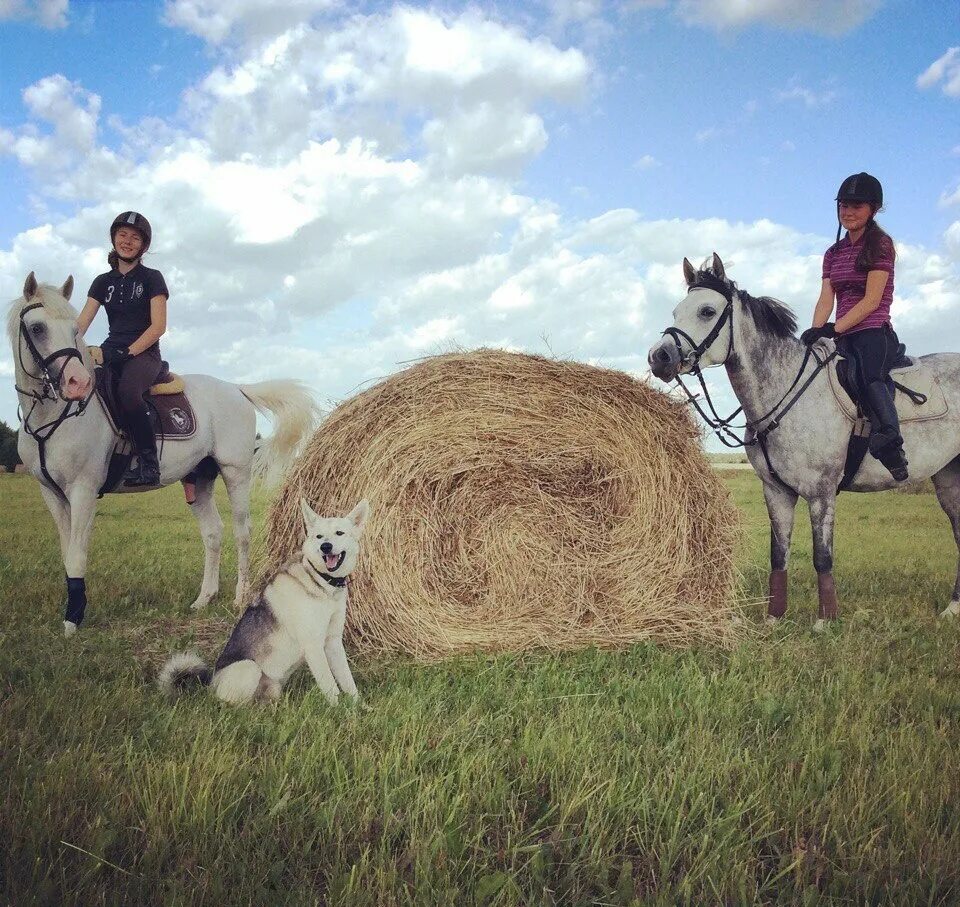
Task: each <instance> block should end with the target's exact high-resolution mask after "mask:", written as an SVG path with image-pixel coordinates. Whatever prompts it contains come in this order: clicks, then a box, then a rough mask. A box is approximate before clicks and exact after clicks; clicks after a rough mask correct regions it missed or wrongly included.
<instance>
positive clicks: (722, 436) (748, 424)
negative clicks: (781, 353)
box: [663, 271, 838, 494]
mask: <svg viewBox="0 0 960 907" xmlns="http://www.w3.org/2000/svg"><path fill="white" fill-rule="evenodd" d="M699 288H704V289H708V290H713V291H714V292H716V293H719V294H720V295H721V296H723V298H724V299H726V301H727V304H726V305H725V306H724V307H723V311H722V312H721V313H720V317H719V318H718V319H717V320H716V323H715V324H714V325H713V327H712V328H711V330H710V333H709V334H707V336H706V337H704V339H703V340H702V341H700V343H697V342H696V341H695V340H694V339H693V338H692V337H691V336H690V335H689V334H688V333H687V332H686V331H684V330H682V329H680V328H677V327H669V328H667V329H666V330H665V331H664V332H663V336H669V337H670V338H671V339H672V340H673V342H674V343H675V344H676V346H677V352H678V353H679V354H680V362H681V364H684V363H687V362H692V366H691V368H690V373H691V374H693V375H695V376H696V378H697V380H698V381H699V382H700V387H701V389H702V390H703V399H704V400H705V401H706V403H707V406H708V407H709V408H710V413H709V414H708V413H706V412H704V410H703V407H702V406H701V405H700V402H699V400H698V399H697V397H696V395H695V394H692V393H691V392H690V391H689V389H688V388H687V386H686V385H685V384H684V383H683V381H682V380H681V378H680V373H679V372H678V373H677V376H676V379H675V380H676V382H677V384H678V385H679V386H680V388H681V390H682V391H683V392H684V394H686V396H687V399H688V401H689V402H690V403H692V404H693V406H694V407H695V408H696V410H697V412H698V413H699V414H700V417H701V418H702V419H703V421H704V422H706V423H707V425H708V426H709V428H710V429H711V430H712V431H713V433H714V434H715V435H716V436H717V438H718V439H719V441H720V443H721V444H723V445H724V446H725V447H730V448H739V447H753V446H754V445H756V446H758V447H759V448H760V450H761V451H762V453H763V458H764V460H765V461H766V464H767V469H768V470H769V471H770V474H771V475H772V476H773V477H774V479H776V480H777V481H778V482H779V483H780V484H781V485H783V486H784V487H785V488H788V489H789V490H790V491H792V492H793V493H794V494H796V493H797V492H796V491H795V489H793V488H792V487H791V486H790V485H788V484H787V483H786V482H785V481H784V480H783V479H782V478H781V477H780V475H779V473H777V471H776V469H774V467H773V464H772V463H771V462H770V454H769V453H768V451H767V437H768V436H769V435H770V433H771V432H773V431H775V430H776V429H777V428H778V427H779V426H780V423H781V421H782V420H783V417H784V416H785V415H786V414H787V413H788V412H789V411H790V409H791V408H792V407H793V405H794V404H795V403H796V402H797V400H799V399H800V397H801V396H803V393H804V391H806V389H807V388H808V387H809V386H810V385H811V384H812V383H813V381H814V379H815V378H816V377H817V375H819V374H820V372H821V371H822V370H823V369H824V368H826V367H827V365H828V364H829V363H830V361H831V360H832V359H834V358H836V356H837V355H838V353H837V350H836V349H834V350H833V352H831V353H830V354H829V355H828V356H826V357H824V358H823V359H821V358H820V356H819V354H818V353H817V352H816V350H815V349H814V345H813V344H811V345H809V346H808V347H807V350H806V353H805V354H804V357H803V362H801V363H800V368H799V370H798V371H797V375H796V377H795V378H794V379H793V382H792V383H791V384H790V387H788V388H787V390H786V392H785V393H784V394H783V396H782V397H781V398H780V399H779V400H778V401H777V402H776V403H775V404H774V406H773V407H772V408H771V409H770V410H768V411H767V412H766V413H764V414H763V415H762V416H760V417H758V418H756V419H748V420H746V421H745V422H744V423H743V424H742V425H731V424H730V423H731V422H732V421H733V420H734V419H735V418H736V417H737V416H738V415H739V414H740V413H741V412H743V407H742V406H738V407H737V408H736V409H735V410H734V411H733V412H732V413H730V415H729V416H727V417H726V418H723V417H722V416H720V414H719V413H718V412H717V410H716V407H715V406H714V405H713V400H712V399H711V398H710V391H709V390H707V384H706V382H705V381H704V380H703V371H702V369H701V368H700V357H701V356H702V355H703V354H704V352H706V350H708V349H709V348H710V347H711V346H712V345H713V342H714V341H715V340H716V339H717V337H719V336H720V332H721V331H722V330H723V326H724V325H725V324H726V323H727V322H728V321H729V322H730V342H729V344H728V345H727V355H726V356H724V357H723V360H722V361H721V362H718V363H717V365H725V364H726V363H727V362H728V361H729V359H730V357H731V356H732V355H733V352H734V350H733V300H734V296H736V295H739V291H737V290H736V288H735V286H734V285H732V284H730V283H728V282H727V281H725V280H722V279H721V278H719V277H717V276H716V275H715V274H712V273H711V272H710V271H698V272H697V275H696V278H695V280H694V281H693V283H691V284H690V285H689V289H691V290H695V289H699ZM681 338H683V339H684V340H686V341H687V343H689V344H690V346H691V350H690V352H689V353H687V354H686V356H685V355H684V353H683V347H682V346H681V343H680V339H681ZM811 356H813V358H814V359H815V360H816V362H817V365H816V367H815V368H814V370H813V372H812V373H811V374H810V376H809V377H808V378H807V379H806V381H804V382H803V384H802V385H801V386H800V389H799V390H798V391H797V392H796V393H795V394H794V395H793V397H791V398H790V400H789V402H787V404H786V405H785V406H784V405H783V404H784V401H785V400H786V399H787V397H789V396H790V393H791V392H792V391H793V389H794V388H795V387H796V386H797V385H798V384H799V383H800V379H801V378H802V377H803V373H804V371H805V370H806V368H807V363H808V362H809V361H810V357H811ZM781 407H782V408H781ZM768 420H769V421H768ZM763 423H766V425H764V424H763ZM761 425H763V427H762V428H760V427H759V426H761ZM734 429H736V430H746V431H752V432H754V436H753V438H752V439H750V440H749V441H748V440H746V436H744V437H739V436H738V435H737V434H736V431H735V430H734Z"/></svg>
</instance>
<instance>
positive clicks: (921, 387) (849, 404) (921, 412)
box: [827, 359, 947, 423]
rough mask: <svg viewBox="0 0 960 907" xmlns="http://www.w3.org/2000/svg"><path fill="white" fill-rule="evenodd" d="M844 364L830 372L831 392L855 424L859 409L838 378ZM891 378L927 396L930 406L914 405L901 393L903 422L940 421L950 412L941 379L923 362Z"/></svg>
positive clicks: (898, 399) (894, 372)
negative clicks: (838, 372) (838, 371)
mask: <svg viewBox="0 0 960 907" xmlns="http://www.w3.org/2000/svg"><path fill="white" fill-rule="evenodd" d="M839 361H840V360H839V359H837V360H834V361H833V362H832V363H831V364H830V366H829V367H828V368H827V374H828V375H829V376H830V388H831V390H832V391H833V395H834V397H836V399H837V403H839V404H840V408H841V409H842V410H843V411H844V413H845V414H846V416H847V418H848V419H849V420H850V421H851V422H853V421H854V420H855V419H856V417H857V405H856V403H854V402H853V400H851V399H850V395H849V394H848V393H847V392H846V391H845V390H844V388H843V385H842V384H841V383H840V379H839V378H838V377H837V364H838V362H839ZM890 377H891V378H892V379H893V380H894V381H896V382H898V383H899V384H902V385H903V386H904V387H909V388H910V390H912V391H914V392H915V393H918V394H923V395H924V396H925V397H926V398H927V402H926V403H923V404H917V403H914V402H913V400H911V399H910V398H909V397H908V396H907V395H906V394H905V393H903V391H901V390H897V393H896V396H895V402H896V405H897V416H898V418H899V419H900V422H901V423H903V422H924V421H926V420H928V419H939V418H940V417H941V416H943V415H945V414H946V412H947V400H946V397H944V395H943V388H942V387H940V382H939V381H938V380H937V376H936V375H934V374H933V372H931V371H930V369H929V368H928V367H927V366H926V365H925V364H924V363H922V362H921V361H920V360H919V359H914V360H912V362H911V364H910V365H908V366H906V367H904V368H897V369H893V370H892V371H891V372H890Z"/></svg>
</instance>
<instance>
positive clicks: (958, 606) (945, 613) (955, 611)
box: [940, 601, 960, 619]
mask: <svg viewBox="0 0 960 907" xmlns="http://www.w3.org/2000/svg"><path fill="white" fill-rule="evenodd" d="M958 615H960V601H952V602H950V604H949V605H947V607H946V608H944V609H943V610H942V611H941V612H940V616H941V617H945V618H947V619H949V618H952V617H957V616H958Z"/></svg>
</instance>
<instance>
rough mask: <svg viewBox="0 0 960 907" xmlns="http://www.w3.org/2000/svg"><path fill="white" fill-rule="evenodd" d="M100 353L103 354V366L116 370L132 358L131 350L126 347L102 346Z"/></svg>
mask: <svg viewBox="0 0 960 907" xmlns="http://www.w3.org/2000/svg"><path fill="white" fill-rule="evenodd" d="M100 351H101V352H102V353H103V364H104V365H105V366H106V365H110V366H113V367H114V368H116V367H117V366H119V365H123V363H124V362H126V361H127V360H128V359H129V358H130V348H129V347H126V346H119V347H117V346H102V347H100Z"/></svg>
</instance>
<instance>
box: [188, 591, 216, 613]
mask: <svg viewBox="0 0 960 907" xmlns="http://www.w3.org/2000/svg"><path fill="white" fill-rule="evenodd" d="M211 601H213V596H212V595H201V596H199V597H198V598H197V600H196V601H195V602H194V603H193V604H192V605H191V606H190V610H191V611H202V610H203V609H204V608H206V607H207V605H209V604H210V602H211Z"/></svg>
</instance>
